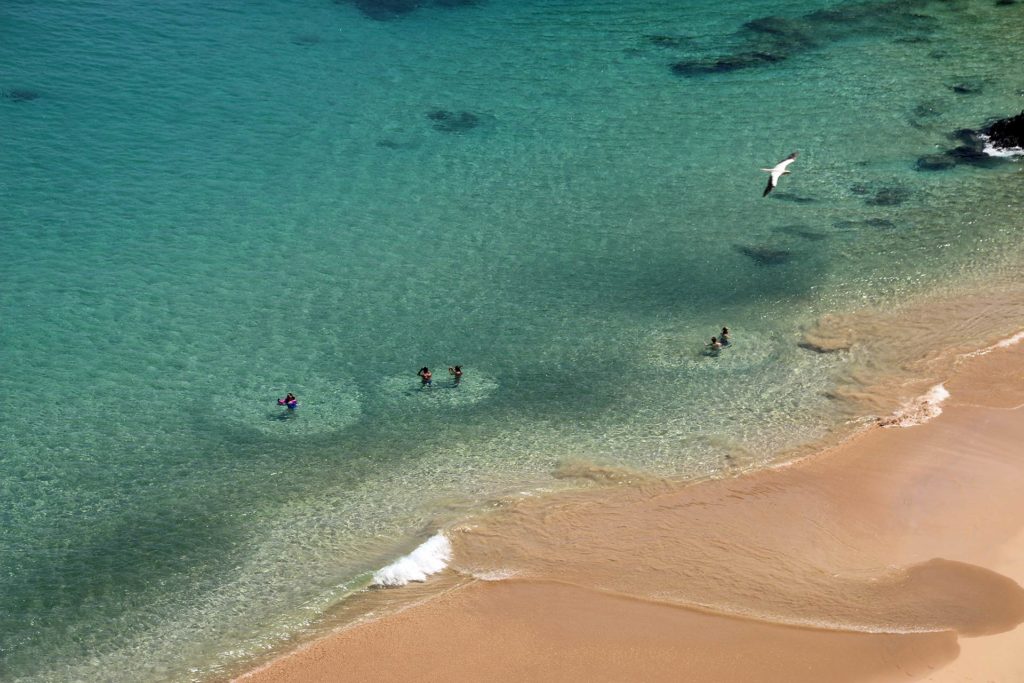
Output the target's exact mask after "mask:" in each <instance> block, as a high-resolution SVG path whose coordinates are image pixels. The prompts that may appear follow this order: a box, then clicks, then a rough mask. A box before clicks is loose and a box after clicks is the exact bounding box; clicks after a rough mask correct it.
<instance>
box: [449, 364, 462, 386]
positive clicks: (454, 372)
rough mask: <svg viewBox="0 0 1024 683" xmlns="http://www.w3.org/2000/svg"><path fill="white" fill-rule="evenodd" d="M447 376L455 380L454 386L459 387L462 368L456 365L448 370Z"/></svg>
mask: <svg viewBox="0 0 1024 683" xmlns="http://www.w3.org/2000/svg"><path fill="white" fill-rule="evenodd" d="M448 374H449V375H451V376H452V377H454V378H455V386H459V383H460V382H462V366H461V365H456V366H454V367H450V368H448Z"/></svg>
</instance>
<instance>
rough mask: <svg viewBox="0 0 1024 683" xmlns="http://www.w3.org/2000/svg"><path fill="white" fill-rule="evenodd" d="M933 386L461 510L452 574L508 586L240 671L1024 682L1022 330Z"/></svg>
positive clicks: (443, 600)
mask: <svg viewBox="0 0 1024 683" xmlns="http://www.w3.org/2000/svg"><path fill="white" fill-rule="evenodd" d="M945 387H946V388H947V389H948V390H949V392H950V395H951V396H950V398H949V399H948V400H947V401H946V402H945V404H943V409H944V411H943V413H942V414H941V415H939V416H938V417H936V418H934V419H932V420H930V421H929V422H927V423H926V424H924V425H921V426H916V427H910V428H880V427H878V428H874V429H871V430H868V431H867V432H866V433H865V434H863V435H861V436H859V437H857V438H855V439H853V440H851V441H850V442H847V443H846V444H843V445H841V446H839V447H837V448H834V449H832V450H830V451H828V452H826V453H823V454H821V455H820V456H817V457H813V458H808V459H805V460H803V461H801V462H799V463H795V464H792V465H788V466H784V467H779V468H775V469H768V470H761V471H755V472H751V473H748V474H744V475H741V476H738V477H734V478H729V479H720V480H713V481H707V482H701V483H698V484H694V485H688V486H685V485H679V484H671V483H668V482H641V483H638V484H634V485H620V486H614V487H609V488H604V489H597V490H595V489H591V490H587V491H583V492H577V493H572V494H559V495H558V496H552V497H548V498H535V499H526V500H523V501H519V502H517V503H515V504H512V505H510V506H509V507H507V508H505V509H502V510H499V511H497V512H496V513H494V514H492V515H487V516H484V517H481V518H479V519H475V520H472V521H471V522H467V523H466V524H465V525H463V526H461V527H458V528H456V529H453V530H450V531H449V535H450V536H451V538H452V541H453V545H454V548H455V558H454V562H453V567H454V569H456V570H458V571H460V572H462V573H464V574H470V575H476V576H497V575H514V577H515V578H510V579H506V580H502V581H477V582H473V583H471V584H469V585H468V586H466V587H463V588H460V589H456V590H453V591H449V592H447V593H445V594H443V595H440V596H439V597H437V598H435V599H433V600H430V601H427V602H425V603H423V604H420V605H417V606H415V607H411V608H409V609H406V610H404V611H402V612H399V613H397V614H393V615H391V616H388V617H385V618H382V619H379V620H376V621H371V622H368V623H365V624H362V625H359V626H356V627H352V628H348V629H346V630H343V631H340V632H338V633H335V634H333V635H331V636H329V637H327V638H325V639H322V640H320V641H317V642H315V643H313V644H311V645H309V646H307V647H305V648H303V649H301V650H299V651H297V652H294V653H292V654H290V655H287V656H285V657H282V658H280V659H277V660H275V661H274V662H272V663H271V664H270V665H268V666H266V667H264V668H262V669H260V670H258V671H255V672H252V673H250V674H247V675H246V677H244V680H246V681H337V680H353V681H359V680H399V679H412V680H430V681H442V680H444V681H453V680H454V681H463V680H517V681H521V680H551V681H554V680H559V681H565V680H605V681H612V680H615V681H622V680H645V681H656V680H666V681H667V680H672V681H679V680H692V681H723V682H729V681H793V682H799V681H808V682H810V681H815V682H819V681H889V680H893V681H895V680H901V681H907V680H928V681H999V682H1012V681H1024V629H1020V628H1017V626H1018V624H1020V623H1021V622H1022V621H1024V589H1022V588H1021V587H1020V585H1019V584H1020V583H1024V533H1022V520H1024V496H1021V495H1020V491H1021V488H1022V484H1024V408H1022V407H1021V406H1022V405H1024V344H1017V345H1016V346H1013V347H1009V348H1003V349H998V350H993V351H992V352H990V353H987V354H984V355H978V356H976V357H973V358H970V359H968V360H966V361H964V362H963V363H961V364H960V367H959V368H958V371H957V372H956V373H955V374H954V375H953V376H951V377H950V378H949V379H948V380H947V381H946V382H945ZM695 607H699V609H695ZM811 626H813V627H815V628H810V627H811Z"/></svg>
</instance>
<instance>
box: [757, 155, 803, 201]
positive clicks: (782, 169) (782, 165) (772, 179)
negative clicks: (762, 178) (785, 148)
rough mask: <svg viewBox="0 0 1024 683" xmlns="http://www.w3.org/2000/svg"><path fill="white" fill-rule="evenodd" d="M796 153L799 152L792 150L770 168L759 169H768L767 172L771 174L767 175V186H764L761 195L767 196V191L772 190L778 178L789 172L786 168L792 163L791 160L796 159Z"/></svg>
mask: <svg viewBox="0 0 1024 683" xmlns="http://www.w3.org/2000/svg"><path fill="white" fill-rule="evenodd" d="M797 154H799V152H793V153H792V154H790V155H789V156H788V157H786V158H785V159H783V160H782V161H780V162H779V163H777V164H775V166H773V167H772V168H763V169H761V170H762V171H768V173H770V174H771V175H769V176H768V186H767V187H766V188H764V194H762V195H761V196H762V197H767V196H768V193H769V192H771V191H772V190H774V189H775V186H776V185H778V184H779V178H781V177H782V176H783V175H785V174H786V173H789V171H788V170H787V168H788V167H789V165H790V164H791V163H793V160H794V159H796V156H797Z"/></svg>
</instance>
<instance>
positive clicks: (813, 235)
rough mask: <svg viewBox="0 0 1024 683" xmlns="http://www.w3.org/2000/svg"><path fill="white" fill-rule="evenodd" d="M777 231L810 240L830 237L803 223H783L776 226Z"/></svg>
mask: <svg viewBox="0 0 1024 683" xmlns="http://www.w3.org/2000/svg"><path fill="white" fill-rule="evenodd" d="M775 232H781V233H784V234H786V235H792V236H793V237H799V238H800V239H804V240H808V241H810V242H818V241H821V240H824V239H828V235H826V234H824V233H821V232H815V231H814V230H811V229H810V228H808V227H806V226H803V225H783V226H781V227H778V228H775Z"/></svg>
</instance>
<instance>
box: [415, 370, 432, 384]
mask: <svg viewBox="0 0 1024 683" xmlns="http://www.w3.org/2000/svg"><path fill="white" fill-rule="evenodd" d="M416 374H417V375H419V376H420V381H421V382H422V383H423V385H422V386H425V387H429V386H430V383H431V381H432V378H433V375H431V374H430V368H428V367H424V368H421V369H420V371H419V372H417V373H416Z"/></svg>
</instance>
